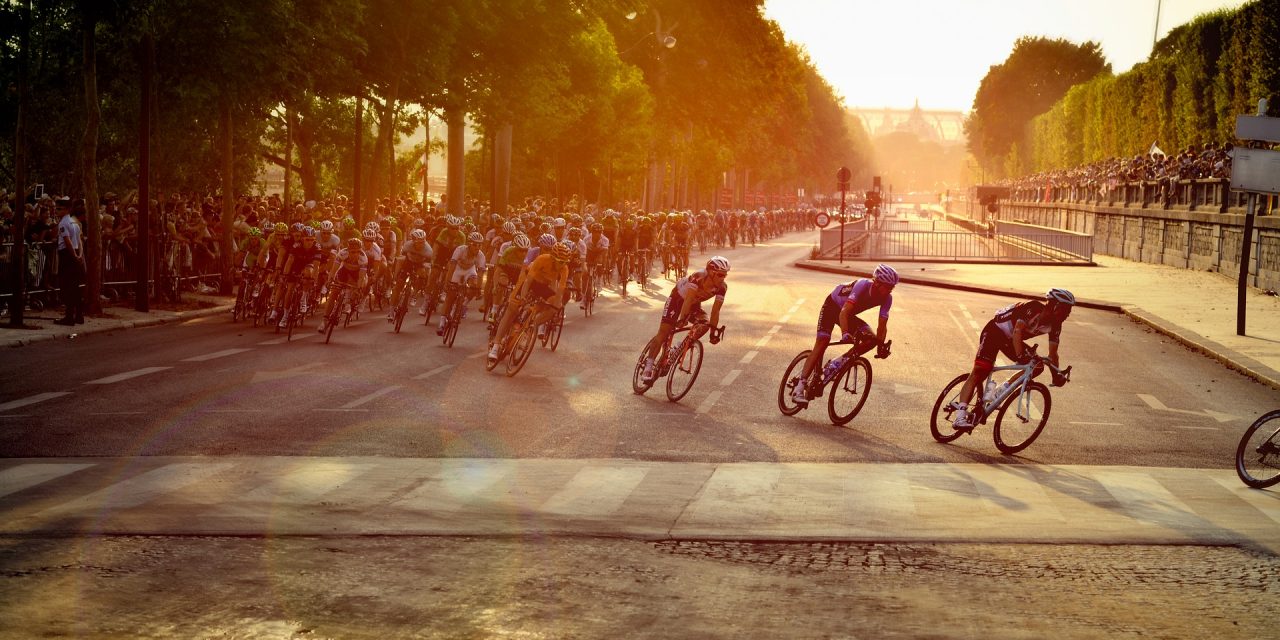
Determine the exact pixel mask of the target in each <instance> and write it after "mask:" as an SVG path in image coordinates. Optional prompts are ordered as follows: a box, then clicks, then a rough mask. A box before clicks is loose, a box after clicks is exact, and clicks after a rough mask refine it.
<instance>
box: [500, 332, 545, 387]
mask: <svg viewBox="0 0 1280 640" xmlns="http://www.w3.org/2000/svg"><path fill="white" fill-rule="evenodd" d="M537 342H538V330H537V329H536V328H534V326H533V324H532V323H529V324H526V325H525V326H524V327H522V328H521V329H520V334H519V335H517V336H516V340H515V343H514V345H512V347H511V356H510V357H509V358H508V359H507V377H508V378H510V377H511V376H514V375H516V374H517V373H519V372H520V369H522V368H524V363H526V362H528V361H529V354H530V353H533V347H534V345H536V344H537Z"/></svg>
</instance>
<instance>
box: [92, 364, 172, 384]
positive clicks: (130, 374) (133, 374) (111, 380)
mask: <svg viewBox="0 0 1280 640" xmlns="http://www.w3.org/2000/svg"><path fill="white" fill-rule="evenodd" d="M172 368H173V367H145V368H142V369H134V370H133V371H126V372H124V373H117V374H116V375H114V376H107V377H105V378H98V379H97V380H90V381H88V382H86V383H85V384H115V383H117V382H124V381H125V380H131V379H133V378H137V377H139V376H145V375H147V374H149V373H155V372H157V371H164V370H165V369H172Z"/></svg>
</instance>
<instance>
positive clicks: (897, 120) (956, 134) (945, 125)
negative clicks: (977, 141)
mask: <svg viewBox="0 0 1280 640" xmlns="http://www.w3.org/2000/svg"><path fill="white" fill-rule="evenodd" d="M849 111H850V113H852V114H853V115H855V116H857V117H858V119H859V120H861V121H862V126H863V127H864V128H866V130H867V133H869V134H871V136H872V137H878V136H883V135H887V134H890V133H895V132H898V131H905V132H910V133H914V134H915V135H916V137H918V138H920V139H921V140H925V141H930V142H940V143H952V144H964V143H965V136H964V118H965V114H964V112H963V111H926V110H924V109H921V108H920V101H919V100H916V103H915V106H913V107H912V108H910V109H893V108H890V107H884V108H883V109H864V108H861V107H853V108H851V109H849Z"/></svg>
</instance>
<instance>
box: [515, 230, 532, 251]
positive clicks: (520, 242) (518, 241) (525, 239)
mask: <svg viewBox="0 0 1280 640" xmlns="http://www.w3.org/2000/svg"><path fill="white" fill-rule="evenodd" d="M511 242H512V244H514V245H515V246H516V247H519V248H521V249H528V248H529V236H526V235H525V234H523V233H517V234H516V237H515V238H512V240H511Z"/></svg>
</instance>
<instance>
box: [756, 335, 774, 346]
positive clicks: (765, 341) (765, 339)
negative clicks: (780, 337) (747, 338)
mask: <svg viewBox="0 0 1280 640" xmlns="http://www.w3.org/2000/svg"><path fill="white" fill-rule="evenodd" d="M771 338H773V334H772V333H771V334H769V335H767V336H765V337H763V338H760V341H759V342H757V343H756V346H757V347H763V346H765V345H766V344H769V340H770V339H771Z"/></svg>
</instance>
